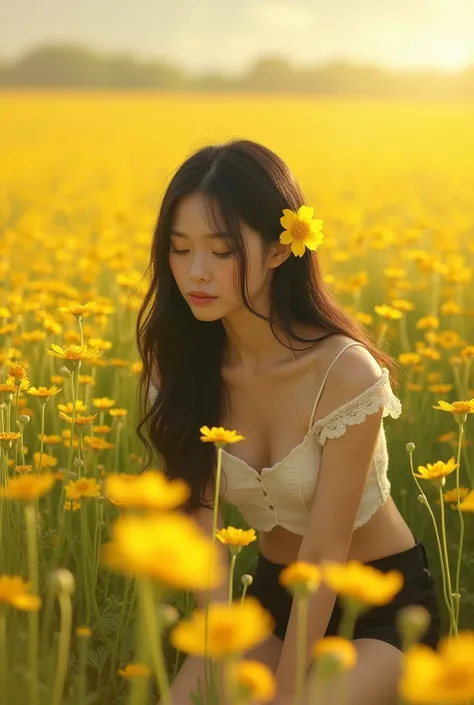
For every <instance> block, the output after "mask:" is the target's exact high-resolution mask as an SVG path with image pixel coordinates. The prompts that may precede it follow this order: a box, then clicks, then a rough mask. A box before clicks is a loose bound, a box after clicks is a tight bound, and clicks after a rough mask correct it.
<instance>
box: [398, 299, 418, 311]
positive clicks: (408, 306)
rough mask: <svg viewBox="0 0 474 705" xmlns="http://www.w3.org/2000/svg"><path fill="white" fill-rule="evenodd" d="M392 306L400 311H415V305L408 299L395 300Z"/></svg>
mask: <svg viewBox="0 0 474 705" xmlns="http://www.w3.org/2000/svg"><path fill="white" fill-rule="evenodd" d="M392 306H393V307H394V308H398V309H399V310H400V311H407V312H408V311H413V309H414V308H415V304H414V303H412V302H411V301H407V300H406V299H394V300H393V301H392Z"/></svg>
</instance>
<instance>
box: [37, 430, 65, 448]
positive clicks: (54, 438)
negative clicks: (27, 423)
mask: <svg viewBox="0 0 474 705" xmlns="http://www.w3.org/2000/svg"><path fill="white" fill-rule="evenodd" d="M38 439H39V440H40V441H41V440H43V442H44V443H45V444H46V445H47V446H57V445H59V444H60V443H62V441H63V439H62V438H61V436H58V435H57V434H54V433H53V434H51V435H50V436H48V435H47V434H46V433H45V434H43V437H42V438H41V433H38Z"/></svg>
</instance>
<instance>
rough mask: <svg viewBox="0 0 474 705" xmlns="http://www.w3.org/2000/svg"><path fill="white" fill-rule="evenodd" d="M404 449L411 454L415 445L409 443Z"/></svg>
mask: <svg viewBox="0 0 474 705" xmlns="http://www.w3.org/2000/svg"><path fill="white" fill-rule="evenodd" d="M405 448H406V449H407V452H408V453H413V451H414V450H415V444H414V443H411V442H410V443H407V444H406V446H405Z"/></svg>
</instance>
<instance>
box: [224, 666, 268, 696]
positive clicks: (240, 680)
mask: <svg viewBox="0 0 474 705" xmlns="http://www.w3.org/2000/svg"><path fill="white" fill-rule="evenodd" d="M230 679H231V682H232V685H233V686H234V688H235V690H236V701H237V702H238V703H241V702H244V703H248V702H249V701H257V702H259V703H268V702H270V701H271V700H273V699H274V697H275V694H276V680H275V676H274V674H273V672H272V671H271V670H270V669H269V668H268V666H265V664H263V663H260V661H253V660H250V659H247V660H242V661H239V662H238V663H236V664H235V665H234V666H233V667H232V668H231V669H230Z"/></svg>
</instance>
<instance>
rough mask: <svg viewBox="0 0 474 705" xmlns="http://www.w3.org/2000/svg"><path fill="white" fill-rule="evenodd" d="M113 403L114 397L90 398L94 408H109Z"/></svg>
mask: <svg viewBox="0 0 474 705" xmlns="http://www.w3.org/2000/svg"><path fill="white" fill-rule="evenodd" d="M114 404H115V399H109V397H97V398H96V399H93V400H92V406H95V408H96V409H111V408H112V407H113V406H114Z"/></svg>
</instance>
